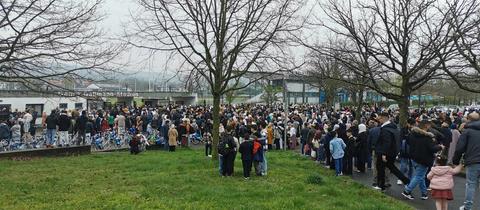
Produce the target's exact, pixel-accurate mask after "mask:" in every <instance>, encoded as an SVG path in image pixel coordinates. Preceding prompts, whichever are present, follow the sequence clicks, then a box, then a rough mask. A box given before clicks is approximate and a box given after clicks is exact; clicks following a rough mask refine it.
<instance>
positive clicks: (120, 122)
mask: <svg viewBox="0 0 480 210" xmlns="http://www.w3.org/2000/svg"><path fill="white" fill-rule="evenodd" d="M125 121H126V118H125V115H124V113H123V111H120V113H119V114H118V115H117V117H116V118H115V127H116V128H117V134H118V136H120V139H122V141H123V140H124V139H125V138H124V134H125V124H126V123H125Z"/></svg>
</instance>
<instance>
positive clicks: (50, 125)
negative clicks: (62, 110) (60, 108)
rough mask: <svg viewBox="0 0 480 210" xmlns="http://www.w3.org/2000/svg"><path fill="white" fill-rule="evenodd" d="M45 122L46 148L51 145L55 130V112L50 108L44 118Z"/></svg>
mask: <svg viewBox="0 0 480 210" xmlns="http://www.w3.org/2000/svg"><path fill="white" fill-rule="evenodd" d="M46 124H47V133H46V135H47V148H51V147H53V144H54V143H55V134H56V132H57V112H56V111H55V110H52V112H51V113H50V115H48V117H47V119H46Z"/></svg>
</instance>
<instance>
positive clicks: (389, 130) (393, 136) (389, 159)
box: [374, 113, 410, 191]
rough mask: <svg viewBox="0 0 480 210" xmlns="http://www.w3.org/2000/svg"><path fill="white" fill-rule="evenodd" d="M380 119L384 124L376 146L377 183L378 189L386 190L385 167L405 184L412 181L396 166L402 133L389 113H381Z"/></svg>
mask: <svg viewBox="0 0 480 210" xmlns="http://www.w3.org/2000/svg"><path fill="white" fill-rule="evenodd" d="M378 121H379V122H380V124H381V125H382V126H381V128H380V136H379V138H378V141H377V143H376V146H375V155H376V159H377V165H376V167H377V173H378V174H377V176H378V177H377V184H378V186H376V187H374V189H376V190H382V191H384V190H385V187H386V186H385V169H386V168H388V169H390V172H391V173H393V174H394V175H395V176H396V177H398V178H399V179H400V180H401V181H402V182H403V183H404V184H408V183H410V179H408V178H407V177H405V175H403V173H402V172H400V170H399V169H398V168H397V167H396V166H395V158H396V156H397V154H398V152H397V143H396V142H399V141H400V140H399V138H400V134H399V132H398V129H397V126H396V125H395V124H394V123H392V122H391V121H390V116H389V114H388V113H380V115H379V117H378Z"/></svg>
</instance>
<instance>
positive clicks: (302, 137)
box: [300, 123, 310, 155]
mask: <svg viewBox="0 0 480 210" xmlns="http://www.w3.org/2000/svg"><path fill="white" fill-rule="evenodd" d="M309 133H310V128H309V126H308V123H304V124H303V128H302V130H300V152H301V153H302V155H306V152H307V151H305V148H306V147H305V145H307V141H308V134H309Z"/></svg>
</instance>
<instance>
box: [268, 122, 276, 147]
mask: <svg viewBox="0 0 480 210" xmlns="http://www.w3.org/2000/svg"><path fill="white" fill-rule="evenodd" d="M266 130H267V145H268V150H272V149H273V140H274V138H275V136H274V129H273V123H269V124H268V126H267V129H266Z"/></svg>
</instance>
